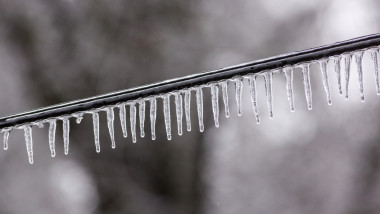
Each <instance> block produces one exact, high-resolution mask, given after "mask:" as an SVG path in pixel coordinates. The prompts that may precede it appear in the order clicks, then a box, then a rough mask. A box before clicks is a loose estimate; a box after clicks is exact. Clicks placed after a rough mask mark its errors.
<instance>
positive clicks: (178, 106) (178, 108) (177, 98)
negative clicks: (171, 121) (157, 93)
mask: <svg viewBox="0 0 380 214" xmlns="http://www.w3.org/2000/svg"><path fill="white" fill-rule="evenodd" d="M174 102H175V112H176V117H177V129H178V135H180V136H181V135H182V117H183V107H182V95H181V93H180V92H175V93H174Z"/></svg>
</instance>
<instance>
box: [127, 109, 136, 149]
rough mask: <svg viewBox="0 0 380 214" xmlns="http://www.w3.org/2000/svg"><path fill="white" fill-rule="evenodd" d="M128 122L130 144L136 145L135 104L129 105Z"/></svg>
mask: <svg viewBox="0 0 380 214" xmlns="http://www.w3.org/2000/svg"><path fill="white" fill-rule="evenodd" d="M129 120H130V122H131V135H132V142H133V143H136V141H137V139H136V103H135V102H131V103H129Z"/></svg>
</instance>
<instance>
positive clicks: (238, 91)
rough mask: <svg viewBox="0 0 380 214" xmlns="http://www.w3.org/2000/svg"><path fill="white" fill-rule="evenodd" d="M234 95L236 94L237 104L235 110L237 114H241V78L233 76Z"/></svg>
mask: <svg viewBox="0 0 380 214" xmlns="http://www.w3.org/2000/svg"><path fill="white" fill-rule="evenodd" d="M234 81H235V96H236V104H237V111H238V115H239V116H241V115H242V104H241V97H242V94H243V79H242V78H235V79H234Z"/></svg>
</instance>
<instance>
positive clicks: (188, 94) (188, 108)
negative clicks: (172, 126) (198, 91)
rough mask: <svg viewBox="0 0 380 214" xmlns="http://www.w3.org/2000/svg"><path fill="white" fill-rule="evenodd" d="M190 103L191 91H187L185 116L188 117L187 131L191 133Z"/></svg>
mask: <svg viewBox="0 0 380 214" xmlns="http://www.w3.org/2000/svg"><path fill="white" fill-rule="evenodd" d="M190 101H191V90H186V91H185V116H186V126H187V131H191V117H190Z"/></svg>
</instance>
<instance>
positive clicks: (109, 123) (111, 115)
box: [106, 107, 116, 149]
mask: <svg viewBox="0 0 380 214" xmlns="http://www.w3.org/2000/svg"><path fill="white" fill-rule="evenodd" d="M106 112H107V126H108V132H109V134H110V138H111V147H112V148H113V149H114V148H116V142H115V125H114V121H115V113H114V111H113V108H112V107H109V108H107V109H106Z"/></svg>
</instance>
